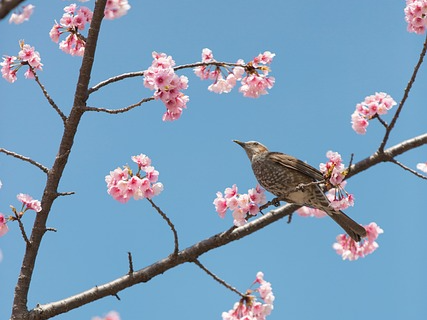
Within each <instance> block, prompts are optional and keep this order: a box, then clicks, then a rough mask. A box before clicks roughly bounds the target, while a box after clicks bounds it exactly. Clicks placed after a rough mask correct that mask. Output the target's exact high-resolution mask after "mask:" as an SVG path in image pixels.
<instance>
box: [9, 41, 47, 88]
mask: <svg viewBox="0 0 427 320" xmlns="http://www.w3.org/2000/svg"><path fill="white" fill-rule="evenodd" d="M19 45H20V47H21V50H20V51H19V52H18V56H17V57H16V56H4V57H3V62H1V63H0V65H1V66H2V68H1V73H2V77H3V78H4V79H6V80H7V81H9V82H10V83H13V82H15V81H16V79H17V77H16V73H17V71H18V70H19V69H20V68H21V67H22V66H30V68H29V69H27V71H26V72H25V73H24V76H25V77H26V78H34V73H33V71H34V70H42V66H43V64H42V63H41V58H40V54H39V53H38V51H35V49H34V47H31V46H30V45H29V44H25V43H24V41H20V42H19Z"/></svg>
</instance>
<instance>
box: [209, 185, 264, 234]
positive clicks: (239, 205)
mask: <svg viewBox="0 0 427 320" xmlns="http://www.w3.org/2000/svg"><path fill="white" fill-rule="evenodd" d="M266 202H267V200H266V197H265V193H264V189H262V188H261V187H260V186H259V185H257V186H256V188H252V189H249V190H248V193H247V194H239V193H238V189H237V186H236V185H233V186H232V187H231V188H226V189H225V191H224V196H223V194H222V193H221V192H217V193H216V198H215V200H214V201H213V204H214V206H215V210H216V212H217V213H218V214H219V216H220V217H221V218H224V217H225V213H226V211H227V209H230V210H231V211H233V213H232V215H233V218H234V221H233V223H234V225H235V226H238V227H239V226H242V225H244V224H246V222H247V218H248V215H249V216H256V215H257V214H258V212H259V206H260V205H263V204H265V203H266Z"/></svg>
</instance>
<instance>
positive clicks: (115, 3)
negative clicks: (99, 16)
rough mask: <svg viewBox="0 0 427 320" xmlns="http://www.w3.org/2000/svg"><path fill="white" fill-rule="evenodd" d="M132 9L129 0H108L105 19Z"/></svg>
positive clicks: (118, 16)
mask: <svg viewBox="0 0 427 320" xmlns="http://www.w3.org/2000/svg"><path fill="white" fill-rule="evenodd" d="M129 9H130V5H129V3H128V0H107V4H106V5H105V10H104V17H105V19H109V20H113V19H117V18H120V17H122V16H124V15H125V14H126V13H127V12H128V11H129Z"/></svg>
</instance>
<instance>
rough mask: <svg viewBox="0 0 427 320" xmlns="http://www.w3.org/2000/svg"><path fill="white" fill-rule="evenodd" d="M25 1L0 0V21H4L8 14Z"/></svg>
mask: <svg viewBox="0 0 427 320" xmlns="http://www.w3.org/2000/svg"><path fill="white" fill-rule="evenodd" d="M24 1H25V0H2V1H1V2H0V20H1V19H4V18H5V17H6V16H7V15H8V14H9V12H11V11H12V10H13V9H15V8H16V7H17V6H19V4H20V3H21V2H24Z"/></svg>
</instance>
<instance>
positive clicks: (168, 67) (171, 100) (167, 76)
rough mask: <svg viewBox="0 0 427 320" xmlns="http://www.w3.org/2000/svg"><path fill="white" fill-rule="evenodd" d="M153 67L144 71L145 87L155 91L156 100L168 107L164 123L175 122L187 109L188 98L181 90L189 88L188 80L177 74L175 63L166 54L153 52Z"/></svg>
mask: <svg viewBox="0 0 427 320" xmlns="http://www.w3.org/2000/svg"><path fill="white" fill-rule="evenodd" d="M152 56H153V58H154V60H153V62H152V64H151V67H149V68H148V69H147V70H146V71H144V86H145V87H147V88H148V89H150V90H154V91H155V92H154V98H155V99H156V100H161V101H162V102H163V103H164V105H165V106H166V112H165V113H164V115H163V121H174V120H177V119H179V118H180V117H181V114H182V111H183V109H185V108H187V103H188V101H189V98H188V96H186V95H184V94H183V93H182V92H181V90H185V89H187V88H188V78H187V77H185V76H178V75H177V74H175V70H174V69H173V67H174V66H175V61H174V60H173V59H172V57H171V56H168V55H166V54H164V53H157V52H153V53H152Z"/></svg>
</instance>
